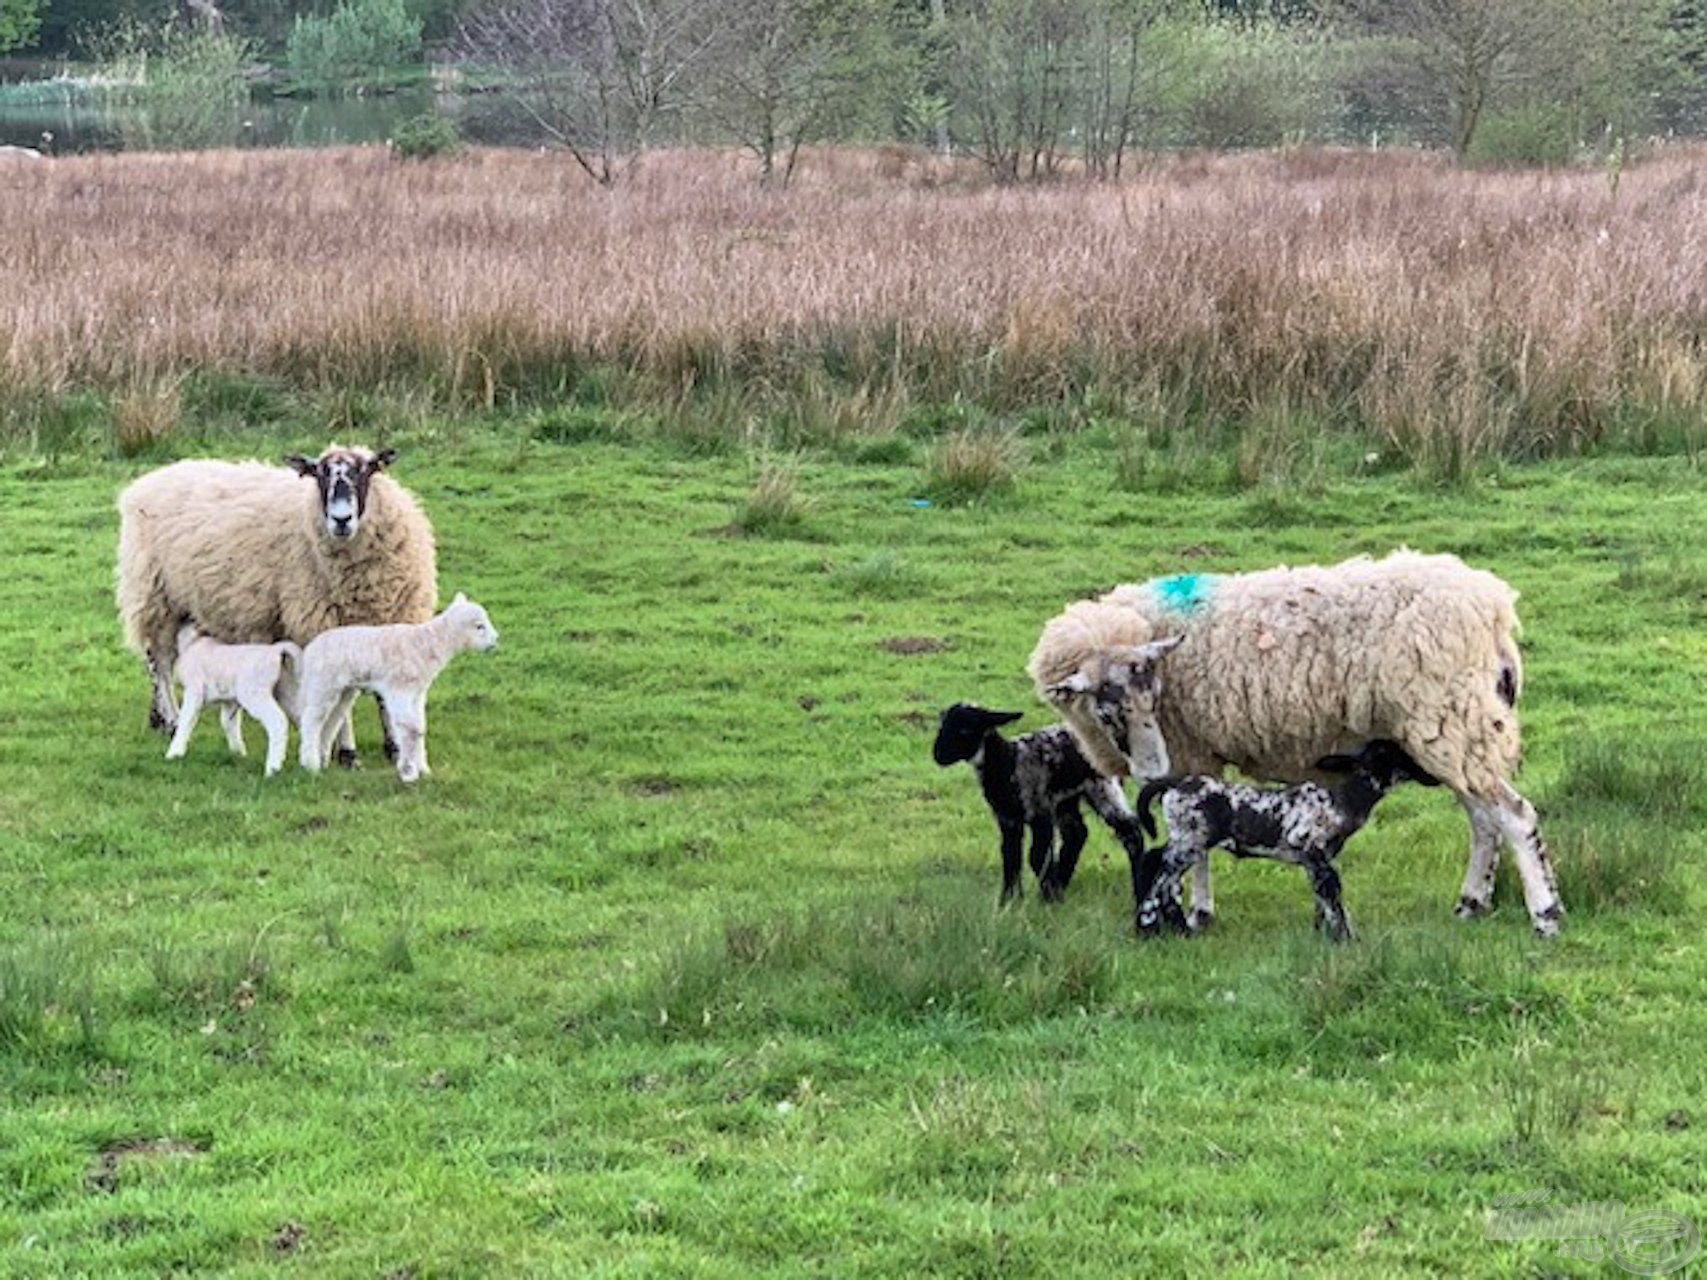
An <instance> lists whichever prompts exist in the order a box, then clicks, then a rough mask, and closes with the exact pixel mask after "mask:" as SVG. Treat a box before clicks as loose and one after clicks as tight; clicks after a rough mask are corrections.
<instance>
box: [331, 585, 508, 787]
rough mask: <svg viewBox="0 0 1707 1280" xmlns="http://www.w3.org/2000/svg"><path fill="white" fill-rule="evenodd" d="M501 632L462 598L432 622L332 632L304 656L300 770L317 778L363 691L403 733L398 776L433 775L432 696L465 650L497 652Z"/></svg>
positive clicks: (483, 612)
mask: <svg viewBox="0 0 1707 1280" xmlns="http://www.w3.org/2000/svg"><path fill="white" fill-rule="evenodd" d="M497 643H498V630H497V628H496V627H494V626H493V625H492V620H491V619H490V618H488V617H487V616H486V610H484V609H482V608H481V607H480V606H479V605H477V604H475V603H474V602H473V601H472V600H470V599H468V598H467V597H466V596H464V595H463V594H462V593H461V592H458V593H457V596H456V599H455V600H452V601H451V603H450V607H449V608H448V609H446V610H445V611H444V612H443V613H441V614H439V616H438V617H436V618H433V619H432V620H431V621H429V622H417V623H406V622H400V623H394V624H392V625H390V626H384V627H334V628H333V629H332V630H331V631H325V632H322V633H321V634H320V635H319V636H317V637H315V639H314V640H313V641H311V642H310V643H309V645H308V647H307V648H306V649H304V650H303V651H302V748H301V757H300V758H301V762H302V767H303V768H304V769H307V770H309V771H311V772H316V773H317V772H319V770H320V766H321V764H322V762H323V761H324V760H325V759H326V757H327V755H328V754H329V753H330V752H331V749H332V743H333V739H334V738H335V736H336V735H337V732H338V726H339V725H341V724H342V723H343V722H344V720H345V718H346V717H347V716H348V715H349V711H350V704H351V703H353V702H354V701H355V699H356V695H357V694H359V693H361V692H362V691H363V690H367V691H368V692H371V693H377V694H379V695H380V697H381V698H383V699H384V701H385V705H386V706H387V707H388V708H389V709H390V712H391V721H392V724H393V725H394V726H395V727H396V730H397V776H398V777H399V778H402V779H403V781H405V782H413V781H415V779H416V778H418V777H419V776H421V775H422V774H424V773H428V772H430V770H429V769H428V768H427V689H428V687H429V686H431V684H432V683H433V680H434V678H435V677H437V675H438V674H439V672H440V671H443V670H444V668H445V664H446V663H448V662H449V661H450V660H451V659H452V658H453V657H455V656H456V655H457V654H458V653H460V652H462V651H463V650H464V649H491V648H495V647H496V646H497Z"/></svg>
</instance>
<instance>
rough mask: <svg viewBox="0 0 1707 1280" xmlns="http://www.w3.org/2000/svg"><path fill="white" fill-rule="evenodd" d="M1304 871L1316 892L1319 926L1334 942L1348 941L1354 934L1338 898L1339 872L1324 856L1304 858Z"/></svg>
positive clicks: (1343, 904) (1343, 905) (1341, 902)
mask: <svg viewBox="0 0 1707 1280" xmlns="http://www.w3.org/2000/svg"><path fill="white" fill-rule="evenodd" d="M1304 873H1305V874H1306V875H1308V876H1309V877H1310V888H1311V889H1312V890H1314V891H1315V894H1316V919H1317V921H1318V923H1319V924H1320V926H1321V928H1322V929H1324V930H1325V931H1326V932H1327V935H1328V937H1330V938H1332V939H1333V940H1334V941H1335V942H1349V941H1350V940H1351V939H1352V938H1353V937H1355V936H1356V935H1355V934H1353V932H1352V929H1351V917H1350V916H1348V915H1347V914H1346V911H1345V903H1344V902H1343V901H1342V900H1341V898H1340V877H1339V872H1337V871H1335V870H1334V866H1333V863H1332V862H1331V861H1329V859H1328V858H1327V857H1326V856H1318V857H1310V858H1306V859H1305V860H1304Z"/></svg>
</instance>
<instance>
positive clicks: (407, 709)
mask: <svg viewBox="0 0 1707 1280" xmlns="http://www.w3.org/2000/svg"><path fill="white" fill-rule="evenodd" d="M386 706H387V707H389V708H390V710H391V723H392V725H393V726H394V727H395V728H396V730H397V776H398V777H399V778H401V779H403V781H405V782H413V781H415V779H417V778H419V777H420V776H421V774H422V772H423V771H424V770H425V767H426V760H427V707H426V703H425V701H424V699H422V698H421V697H419V696H413V695H409V694H399V693H396V692H395V691H394V692H392V693H391V695H390V696H389V698H388V699H387V701H386Z"/></svg>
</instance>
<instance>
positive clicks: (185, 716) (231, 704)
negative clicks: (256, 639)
mask: <svg viewBox="0 0 1707 1280" xmlns="http://www.w3.org/2000/svg"><path fill="white" fill-rule="evenodd" d="M301 666H302V650H301V649H299V648H298V647H297V646H296V645H294V644H292V643H291V642H290V641H288V640H282V641H280V642H279V643H278V644H221V643H220V642H219V641H217V640H214V639H212V638H211V637H209V636H204V635H202V634H201V633H200V632H198V631H197V630H196V628H195V627H194V626H191V625H185V626H184V627H183V628H182V629H181V630H180V631H179V632H178V664H177V673H178V679H179V681H181V682H182V684H183V686H184V704H183V706H182V707H181V708H179V711H178V727H177V729H176V730H175V731H174V732H173V734H172V745H171V746H169V747H167V748H166V758H167V759H168V760H177V759H180V758H181V757H182V756H183V754H184V752H185V751H187V750H188V749H189V745H190V734H191V733H192V732H194V730H195V727H196V717H197V716H199V715H200V714H201V710H202V708H203V707H205V706H210V705H211V706H216V707H218V708H219V719H220V723H221V724H222V725H223V726H224V728H225V744H226V745H227V746H228V747H230V748H231V752H232V754H233V755H239V756H242V755H247V754H249V752H248V748H247V747H245V746H244V745H243V713H244V712H245V711H247V712H248V713H249V714H250V715H252V716H254V717H255V719H256V720H258V721H260V722H261V727H262V728H264V729H265V730H266V731H267V770H266V776H267V777H269V778H270V777H272V776H273V775H274V774H275V773H277V772H278V771H279V769H280V767H281V766H282V765H283V764H284V758H285V752H286V750H287V749H288V748H289V746H290V722H291V721H292V720H294V719H296V717H297V711H296V678H297V672H298V671H299V670H300V669H301Z"/></svg>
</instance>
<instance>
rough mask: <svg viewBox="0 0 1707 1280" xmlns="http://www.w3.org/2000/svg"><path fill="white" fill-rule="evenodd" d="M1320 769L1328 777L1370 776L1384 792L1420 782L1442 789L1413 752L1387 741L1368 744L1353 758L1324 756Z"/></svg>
mask: <svg viewBox="0 0 1707 1280" xmlns="http://www.w3.org/2000/svg"><path fill="white" fill-rule="evenodd" d="M1316 768H1318V769H1321V770H1322V771H1324V772H1326V773H1352V772H1363V773H1367V774H1368V775H1369V777H1370V778H1372V779H1373V780H1374V781H1375V783H1376V784H1377V785H1378V786H1380V787H1381V788H1382V789H1383V790H1386V789H1390V788H1392V787H1396V786H1398V785H1399V784H1400V783H1402V782H1417V783H1421V784H1422V785H1423V786H1425V787H1438V786H1439V785H1440V779H1439V778H1437V777H1435V776H1434V775H1433V774H1432V773H1430V772H1429V771H1428V770H1427V769H1424V768H1423V767H1422V766H1421V765H1420V764H1418V763H1417V762H1416V761H1415V760H1413V759H1411V755H1410V752H1408V751H1406V750H1405V749H1404V748H1403V747H1401V746H1400V745H1399V744H1398V743H1396V742H1393V741H1392V740H1390V739H1387V738H1377V739H1375V740H1374V741H1373V742H1366V743H1364V745H1363V748H1362V750H1360V751H1358V753H1357V754H1356V755H1351V756H1339V755H1336V756H1323V757H1322V758H1321V759H1320V760H1318V761H1316Z"/></svg>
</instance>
